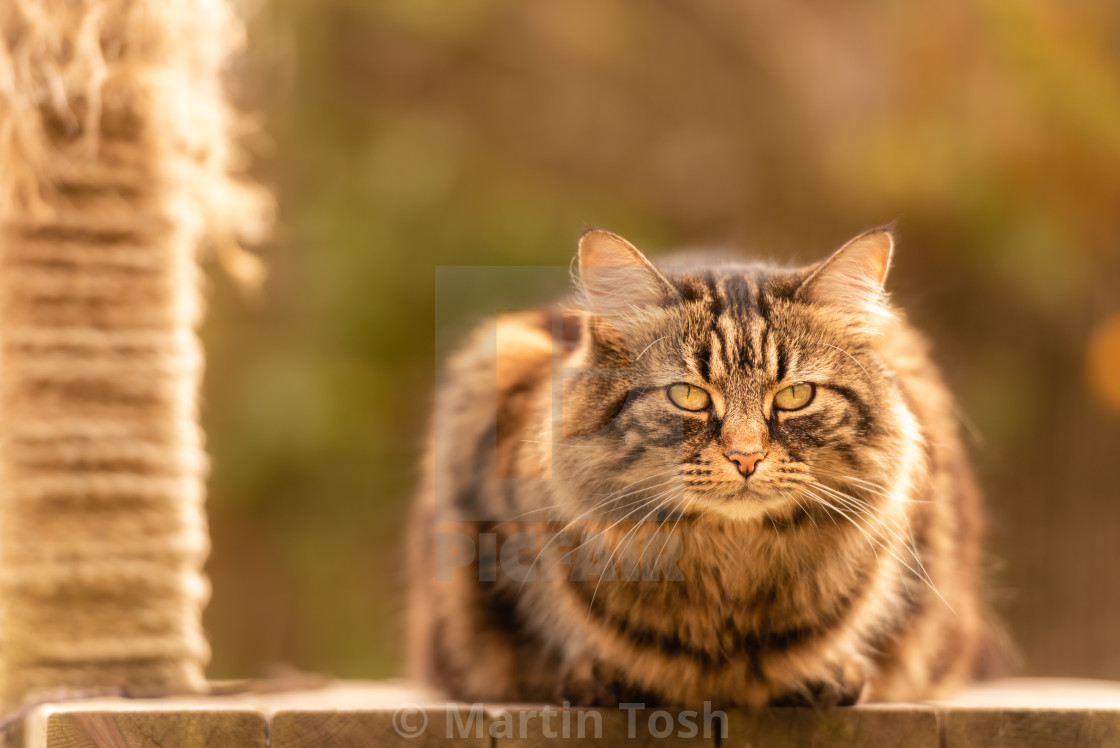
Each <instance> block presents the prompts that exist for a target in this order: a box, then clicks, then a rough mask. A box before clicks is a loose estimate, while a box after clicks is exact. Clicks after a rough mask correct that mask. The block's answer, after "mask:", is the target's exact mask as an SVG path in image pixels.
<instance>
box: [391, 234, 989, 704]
mask: <svg viewBox="0 0 1120 748" xmlns="http://www.w3.org/2000/svg"><path fill="white" fill-rule="evenodd" d="M892 245H893V241H892V239H891V237H890V235H889V233H887V232H883V231H877V232H870V233H869V234H865V235H862V236H861V237H857V239H855V240H853V241H852V242H850V243H849V244H848V245H845V247H843V248H842V249H841V250H839V251H838V252H837V253H835V254H834V255H833V256H832V257H831V258H830V259H829V260H827V261H826V262H823V263H820V264H818V265H815V266H812V267H808V268H803V269H796V270H787V269H779V268H775V267H770V266H762V265H740V264H722V265H699V266H694V265H688V264H684V263H682V264H681V265H680V266H670V265H664V266H662V267H660V268H659V269H658V268H655V267H654V266H653V265H651V264H650V263H649V262H648V261H647V260H646V259H645V258H644V257H643V256H642V255H641V253H639V252H638V251H637V250H636V249H634V248H633V247H632V246H631V245H629V243H627V242H626V241H625V240H624V239H621V238H620V237H616V236H614V235H612V234H608V233H607V232H601V231H596V232H591V233H589V234H587V235H585V237H584V238H583V240H582V241H581V252H580V255H581V257H580V266H581V286H582V288H581V293H580V295H579V298H580V299H581V302H580V304H579V305H578V307H577V308H575V309H569V310H567V311H566V312H565V313H564V315H565V316H564V320H563V324H556V325H554V324H553V322H554V317H553V316H552V315H549V314H546V313H516V314H508V315H502V316H500V317H499V318H498V319H497V321H496V323H495V322H493V321H491V322H490V323H488V324H487V325H484V326H483V327H482V328H480V329H479V330H478V331H477V332H476V334H475V336H474V337H473V338H472V339H471V340H469V341H468V342H467V344H466V345H465V346H464V347H463V348H462V349H461V350H460V351H459V352H458V354H456V355H455V356H454V357H453V358H452V359H451V361H450V363H449V365H448V367H447V371H446V374H445V378H444V381H443V383H442V385H441V388H440V389H439V392H438V394H437V402H436V411H435V415H434V424H435V428H434V438H433V442H432V448H431V450H430V452H429V457H428V460H427V462H426V465H425V470H424V485H423V487H422V489H421V491H420V494H419V498H418V501H417V504H416V507H415V517H414V524H413V543H412V551H413V557H412V567H413V582H412V587H411V593H412V605H411V609H412V611H411V612H412V621H411V625H410V634H411V637H412V641H411V645H410V652H411V659H412V666H413V669H414V671H415V672H416V673H417V674H418V675H419V676H420V677H422V678H423V679H424V680H426V681H427V682H429V683H431V684H433V685H435V686H438V687H440V688H441V689H443V690H444V691H446V692H447V693H448V694H449V695H451V696H453V697H456V698H460V699H465V700H517V701H524V700H561V699H567V700H569V701H572V702H573V703H584V704H608V703H609V704H613V703H616V702H618V701H620V700H622V701H625V700H630V701H645V702H646V703H661V704H675V705H685V706H694V705H699V704H700V703H702V702H704V701H712V702H715V703H717V704H720V705H724V706H732V705H741V706H749V707H757V706H762V705H767V704H811V705H835V704H850V703H855V702H856V701H857V700H860V699H863V700H903V699H916V698H928V697H933V696H936V695H940V694H943V693H946V692H947V691H949V690H951V689H953V688H954V687H956V686H959V685H960V684H962V683H964V682H965V681H967V680H968V679H969V678H971V677H973V676H974V675H975V673H976V670H977V663H978V661H979V657H980V654H981V649H982V646H983V643H984V642H985V640H986V639H987V637H988V629H987V625H986V616H985V615H984V614H983V606H982V604H981V602H980V600H979V594H978V581H977V563H978V543H979V537H980V534H981V514H980V507H979V497H978V494H977V491H976V488H975V486H974V482H973V478H972V475H971V471H970V469H969V466H968V463H967V459H966V455H965V452H964V450H963V448H962V446H961V443H960V439H959V438H958V434H957V425H956V423H955V422H954V419H953V417H952V413H953V404H952V401H951V399H950V397H949V395H948V393H947V391H946V389H945V387H944V386H943V385H942V383H941V381H940V378H939V376H938V374H937V373H936V369H935V368H934V366H933V364H932V363H931V361H930V359H929V357H928V354H927V350H926V344H925V343H924V341H923V340H922V338H921V337H920V336H919V335H918V334H917V333H915V332H914V331H913V330H912V329H911V328H910V327H909V326H908V325H907V324H906V323H905V321H904V320H903V319H902V317H901V315H900V314H899V313H898V312H897V310H894V309H892V308H891V307H890V305H889V303H888V302H887V300H886V297H885V295H884V294H883V292H882V282H883V277H884V276H885V275H886V269H887V264H888V262H889V258H890V252H891V247H892ZM554 328H555V330H554ZM495 329H496V334H495ZM556 330H559V331H562V333H561V334H560V335H559V336H557V335H555V334H554V332H555V331H556ZM557 357H559V359H560V360H559V361H557ZM558 363H559V364H560V365H559V366H557V364H558ZM560 372H563V377H562V379H561V380H560V381H559V382H556V381H554V377H557V376H559V374H560ZM675 382H685V383H690V384H693V385H695V386H699V387H701V388H703V389H704V390H706V391H707V392H709V393H710V396H711V401H712V404H711V407H710V408H708V409H707V410H705V411H702V412H690V411H685V410H681V409H680V408H677V407H676V406H674V405H673V404H672V403H671V402H670V401H669V399H668V398H667V396H666V387H667V386H668V385H670V384H672V383H675ZM796 382H810V383H813V384H814V385H815V395H814V397H813V400H812V401H811V402H810V403H809V404H808V405H807V406H806V407H804V408H803V409H801V410H796V411H779V410H778V409H776V408H775V407H774V406H773V405H772V401H773V397H774V395H775V393H776V392H777V391H778V390H780V389H781V388H783V387H785V386H786V385H788V384H792V383H796ZM735 450H739V451H745V450H746V451H750V450H758V451H762V452H765V457H764V458H763V459H762V461H761V462H759V463H758V465H757V467H756V469H755V472H754V474H752V475H750V476H749V477H748V478H744V477H743V476H742V475H740V473H739V471H738V470H737V468H736V465H735V464H734V463H732V462H731V460H729V459H728V457H727V455H728V454H729V453H731V452H733V451H735ZM565 532H566V533H568V534H569V535H570V536H571V537H566V536H564V535H562V534H561V535H556V534H558V533H565ZM650 533H659V534H660V537H661V538H662V539H663V541H664V539H665V538H668V539H669V541H670V545H671V547H669V546H666V547H664V548H661V550H663V551H665V549H666V548H667V549H668V550H667V551H665V552H662V553H658V550H659V547H657V546H656V545H655V544H651V542H648V541H649V540H650V538H651V537H653V536H651V535H650ZM550 534H551V535H550ZM448 536H454V537H457V538H460V539H462V538H467V539H469V540H470V543H473V549H471V548H466V549H464V550H462V553H466V554H467V556H463V555H460V556H458V557H456V558H457V560H456V561H454V562H453V563H454V568H442V569H437V568H436V565H437V555H438V554H437V547H438V546H439V544H440V543H441V542H443V540H446V538H447V537H448ZM525 538H530V539H534V540H535V544H534V545H532V546H531V547H527V548H525V549H524V550H522V552H521V554H522V555H521V556H520V557H519V558H521V560H522V561H523V562H524V560H525V558H528V559H529V560H533V559H535V560H536V562H537V566H536V567H533V571H534V572H535V573H534V574H533V575H532V578H529V579H525V578H521V579H514V578H511V577H510V576H509V574H507V573H506V572H507V570H506V569H505V568H504V567H503V563H502V553H503V552H504V551H505V550H508V549H509V547H510V545H511V544H514V543H516V542H524V539H525ZM441 539H442V540H441ZM518 539H520V540H518ZM444 550H446V548H444ZM470 553H474V560H473V561H471V562H470V563H469V564H465V560H466V559H467V558H468V557H469V555H470ZM586 559H591V561H590V562H589V563H584V561H586ZM607 559H609V560H610V562H611V563H610V564H609V565H605V562H606V560H607ZM440 563H443V564H444V566H447V565H448V563H447V558H444V559H443V561H442V562H440ZM464 564H465V565H464ZM519 568H521V567H519ZM604 570H605V571H604ZM678 571H679V575H677V576H674V573H675V572H678ZM545 572H548V573H545ZM600 572H603V573H602V574H601V575H600Z"/></svg>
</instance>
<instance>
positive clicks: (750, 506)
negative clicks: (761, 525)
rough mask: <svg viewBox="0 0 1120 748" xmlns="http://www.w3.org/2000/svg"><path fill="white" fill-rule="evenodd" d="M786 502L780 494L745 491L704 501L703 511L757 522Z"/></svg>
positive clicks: (725, 517)
mask: <svg viewBox="0 0 1120 748" xmlns="http://www.w3.org/2000/svg"><path fill="white" fill-rule="evenodd" d="M786 503H787V502H786V499H784V498H781V497H778V496H766V495H763V494H757V493H754V492H744V493H742V494H741V495H738V496H736V497H734V498H732V499H718V500H716V501H710V502H704V506H703V511H704V512H707V513H710V514H713V515H716V516H718V517H720V518H722V519H729V520H733V521H735V522H755V521H759V520H763V519H765V518H766V516H767V515H768V513H770V512H773V511H774V510H775V509H778V508H780V507H783V506H785V504H786Z"/></svg>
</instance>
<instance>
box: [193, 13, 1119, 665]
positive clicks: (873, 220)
mask: <svg viewBox="0 0 1120 748" xmlns="http://www.w3.org/2000/svg"><path fill="white" fill-rule="evenodd" d="M236 78H237V83H236V86H237V88H238V90H239V98H240V99H241V100H243V101H245V102H246V103H247V104H248V106H249V107H250V108H251V109H254V110H256V111H258V112H260V113H261V115H262V116H263V118H264V121H265V122H266V123H267V129H268V130H269V132H270V137H271V145H270V147H268V148H263V147H261V144H257V151H258V153H257V161H258V167H259V170H260V172H261V174H262V175H263V177H264V178H265V179H266V181H268V182H269V183H270V184H272V185H273V186H274V187H275V190H276V194H277V197H278V200H279V205H280V216H281V223H280V226H279V228H278V231H277V234H276V238H275V240H274V242H273V243H271V244H270V245H269V246H267V247H264V248H262V249H261V253H262V255H263V256H264V257H265V259H266V260H267V262H268V263H269V265H270V267H271V277H270V280H269V283H268V284H267V287H266V289H265V293H264V295H263V297H262V299H260V300H258V301H256V302H254V301H252V300H250V299H246V298H245V296H244V295H243V294H241V293H239V290H238V289H237V288H236V287H235V285H234V284H233V283H232V282H231V281H229V280H228V279H226V278H224V277H223V276H222V275H221V273H220V271H215V272H213V273H212V274H211V276H212V278H211V282H210V286H209V291H210V294H209V295H210V302H211V303H210V315H209V319H208V321H207V322H206V324H205V327H204V330H203V335H204V339H205V344H206V346H207V350H208V355H209V369H208V374H207V378H206V384H205V404H204V414H203V415H204V422H205V426H206V428H207V432H208V446H209V450H210V452H211V454H212V455H213V475H212V480H211V491H210V495H211V498H210V512H211V522H212V532H213V542H214V549H213V554H212V559H211V563H210V567H209V570H210V574H211V576H212V579H213V584H214V595H213V602H212V604H211V606H210V608H209V611H208V613H207V619H206V620H207V626H208V629H209V632H210V635H211V639H212V643H213V647H214V662H213V667H212V671H211V672H212V675H214V676H215V677H223V676H240V675H247V674H252V673H256V672H260V671H261V670H262V668H264V667H265V665H266V664H267V663H270V662H287V663H290V664H293V665H296V666H298V667H302V668H307V669H316V670H322V671H329V672H332V673H335V674H338V675H342V676H351V677H355V676H365V677H380V676H386V675H390V674H393V673H395V672H397V671H398V668H399V666H400V662H401V640H402V622H401V618H400V612H401V609H402V601H403V593H404V584H403V572H404V566H405V564H404V559H403V553H402V541H401V528H402V525H403V522H404V518H405V514H406V506H407V501H408V495H409V492H410V490H411V486H412V484H413V481H414V476H415V473H416V469H415V463H416V459H417V455H418V453H419V447H420V443H421V440H422V432H423V428H424V426H425V424H426V420H427V409H428V405H429V402H430V400H431V396H432V379H433V373H434V371H435V360H434V354H433V346H434V338H435V317H434V314H433V309H434V302H435V299H434V297H433V288H434V269H435V268H436V267H437V266H440V265H519V264H525V265H534V264H544V265H566V264H567V263H568V262H569V260H570V258H571V256H572V253H573V252H574V247H575V239H576V237H577V235H578V233H579V232H580V231H581V230H582V229H584V228H586V227H588V226H592V225H595V226H603V227H607V228H610V229H612V230H615V231H618V232H620V233H622V234H624V235H626V236H628V237H629V238H631V239H632V240H633V241H635V242H636V243H637V244H638V245H639V246H641V247H643V248H645V249H647V250H648V251H650V252H651V253H653V254H656V253H657V252H658V251H659V250H667V249H672V248H674V247H676V246H679V245H702V244H719V245H735V246H740V247H743V248H744V249H745V250H747V251H749V252H753V253H755V254H758V255H762V256H767V257H773V258H776V259H779V260H793V259H798V260H812V259H817V258H819V257H821V256H823V255H824V254H825V253H827V252H828V251H829V250H830V249H832V248H833V247H835V246H837V245H838V244H839V243H841V242H842V241H844V240H845V239H847V238H848V237H849V236H851V235H853V234H855V233H857V232H858V231H860V230H862V229H865V228H867V227H869V226H873V225H877V224H881V223H885V222H888V221H891V220H895V219H898V221H899V227H900V231H901V237H902V244H901V248H900V250H899V253H898V257H897V263H896V267H895V270H894V271H893V274H892V278H891V281H890V285H891V288H892V289H893V290H894V292H895V296H896V298H897V300H898V301H899V302H900V303H901V304H902V305H903V306H904V307H905V308H907V309H908V311H909V313H910V314H911V316H912V317H913V318H914V319H915V320H916V321H917V322H918V324H919V325H921V326H922V327H923V328H924V329H926V330H927V331H929V333H930V335H931V337H932V339H933V340H934V342H935V345H936V348H937V352H938V358H939V360H940V361H941V362H942V364H943V366H944V369H945V371H946V374H947V376H948V378H949V380H950V382H951V384H952V385H953V387H954V389H955V390H956V391H957V393H958V394H959V396H960V400H961V406H962V414H963V416H964V418H965V421H966V423H967V424H969V429H970V433H971V434H972V435H973V437H974V440H975V442H976V444H975V447H976V448H975V450H974V452H975V454H976V457H977V464H978V468H979V471H980V474H981V478H982V481H983V483H984V486H985V489H986V491H987V493H988V495H989V496H990V501H991V505H992V507H993V509H992V521H991V532H992V541H991V548H992V553H993V558H994V559H999V561H998V562H993V566H994V567H995V568H994V570H993V571H994V578H995V579H996V580H997V582H998V584H997V586H998V587H999V588H1000V590H1002V591H1003V593H1002V594H1001V596H1000V597H1001V601H1002V605H1003V609H1004V611H1005V613H1006V614H1007V615H1008V617H1009V618H1010V620H1011V621H1012V624H1013V629H1014V632H1015V634H1016V636H1017V638H1018V639H1019V642H1020V644H1021V646H1022V648H1023V650H1024V652H1025V655H1026V665H1027V670H1028V672H1033V673H1040V674H1055V673H1061V674H1072V675H1086V676H1100V677H1114V678H1116V677H1120V637H1116V636H1115V632H1116V631H1117V630H1118V627H1120V577H1118V576H1117V575H1116V574H1115V573H1114V571H1113V570H1114V569H1117V568H1120V543H1117V542H1116V537H1115V536H1116V533H1117V528H1118V527H1120V501H1118V500H1117V499H1120V489H1118V488H1117V480H1116V478H1117V473H1116V467H1115V465H1116V455H1117V454H1120V416H1118V414H1117V413H1116V412H1115V411H1110V410H1108V409H1107V408H1106V407H1105V406H1104V402H1103V401H1102V400H1100V399H1099V398H1098V397H1097V396H1096V394H1095V392H1094V391H1093V390H1092V389H1091V388H1090V387H1089V385H1088V381H1089V380H1088V378H1087V377H1086V376H1085V371H1084V367H1085V363H1084V362H1085V356H1086V345H1087V341H1088V340H1089V337H1090V335H1091V333H1092V332H1093V330H1094V329H1095V328H1096V327H1098V326H1099V325H1100V324H1102V323H1103V321H1104V320H1105V319H1106V318H1107V317H1108V316H1109V315H1110V314H1116V313H1120V293H1118V289H1120V284H1118V281H1120V211H1118V208H1120V5H1118V4H1117V3H1115V2H1112V1H1111V0H1096V1H1094V2H1079V3H1075V4H1059V3H1048V2H1042V1H1041V0H1032V1H1028V2H1018V3H1006V2H999V0H983V1H982V2H978V3H965V2H948V3H939V4H917V3H863V4H858V5H853V4H832V5H829V4H825V3H809V4H795V3H761V2H747V3H725V2H718V1H717V0H701V1H698V2H693V3H649V2H638V0H625V1H624V0H565V2H546V1H545V0H519V1H517V2H514V1H513V0H456V2H450V3H449V2H435V0H391V1H385V2H382V1H380V0H377V1H374V2H360V1H359V0H275V2H273V3H270V4H267V5H263V6H261V7H260V8H259V9H258V10H257V11H256V13H255V15H254V16H253V18H252V22H251V34H250V52H249V54H248V56H247V58H246V60H245V61H244V64H243V69H242V70H239V71H238V75H237V76H236ZM1113 360H1115V359H1113ZM1112 374H1113V375H1114V376H1120V373H1116V372H1113V373H1112ZM1105 376H1108V374H1107V373H1106V374H1105Z"/></svg>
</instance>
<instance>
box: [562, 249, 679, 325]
mask: <svg viewBox="0 0 1120 748" xmlns="http://www.w3.org/2000/svg"><path fill="white" fill-rule="evenodd" d="M579 277H580V284H581V285H582V286H583V291H584V293H585V294H587V300H588V302H589V303H590V305H591V309H592V310H593V311H594V312H596V313H597V314H602V315H606V316H611V315H616V314H623V313H627V312H631V311H634V310H636V309H640V308H642V307H650V306H659V305H661V304H664V303H665V302H666V301H668V300H670V299H673V298H675V297H677V296H678V295H679V294H678V293H677V291H676V289H675V288H673V286H672V284H670V283H669V281H668V280H667V279H666V278H665V276H664V275H662V274H661V272H660V271H659V270H658V269H657V268H655V267H654V266H653V263H651V262H650V261H649V260H648V259H646V256H645V255H643V254H642V253H641V252H639V251H638V249H637V248H636V247H635V246H634V245H633V244H631V243H630V242H628V241H626V240H625V239H623V238H622V237H621V236H619V235H617V234H612V233H611V232H609V231H603V230H602V229H591V230H590V231H586V232H584V234H583V236H581V237H580V238H579Z"/></svg>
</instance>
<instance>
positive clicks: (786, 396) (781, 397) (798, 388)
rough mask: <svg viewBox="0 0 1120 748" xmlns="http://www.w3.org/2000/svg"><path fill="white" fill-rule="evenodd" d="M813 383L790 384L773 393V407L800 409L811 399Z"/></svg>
mask: <svg viewBox="0 0 1120 748" xmlns="http://www.w3.org/2000/svg"><path fill="white" fill-rule="evenodd" d="M813 392H814V389H813V385H811V384H809V383H808V382H798V383H797V384H791V385H790V386H789V387H786V388H785V389H782V390H779V391H778V394H777V395H774V407H775V408H778V409H779V410H800V409H801V408H804V407H805V406H806V405H808V404H809V403H810V402H812V400H813Z"/></svg>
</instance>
